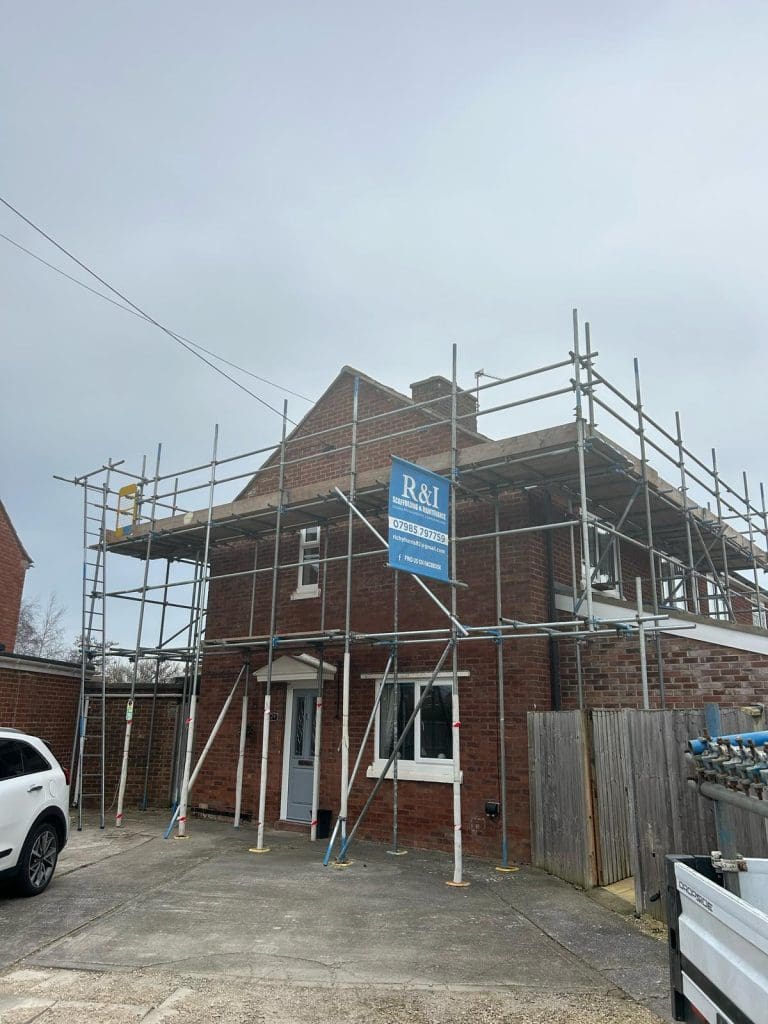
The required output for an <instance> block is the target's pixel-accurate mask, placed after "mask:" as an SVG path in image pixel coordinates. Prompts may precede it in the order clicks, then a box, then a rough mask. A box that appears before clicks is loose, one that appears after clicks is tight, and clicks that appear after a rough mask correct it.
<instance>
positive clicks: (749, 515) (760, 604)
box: [742, 470, 763, 624]
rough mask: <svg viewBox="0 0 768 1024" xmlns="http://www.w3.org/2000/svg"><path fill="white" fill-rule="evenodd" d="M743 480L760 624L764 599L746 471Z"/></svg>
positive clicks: (750, 555) (750, 553) (750, 556)
mask: <svg viewBox="0 0 768 1024" xmlns="http://www.w3.org/2000/svg"><path fill="white" fill-rule="evenodd" d="M742 479H743V480H744V500H745V501H746V503H747V530H748V535H749V558H750V561H751V562H752V575H753V577H754V580H755V603H756V605H757V622H758V624H760V623H762V621H763V599H762V595H761V593H760V580H759V579H758V575H757V561H756V559H755V533H754V528H753V526H752V506H751V505H750V503H749V481H748V480H747V471H746V470H744V472H743V473H742Z"/></svg>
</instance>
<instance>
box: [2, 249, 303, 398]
mask: <svg viewBox="0 0 768 1024" xmlns="http://www.w3.org/2000/svg"><path fill="white" fill-rule="evenodd" d="M0 238H2V239H3V240H4V241H6V242H8V243H9V244H10V245H13V246H14V247H15V248H17V249H20V250H21V251H22V252H24V253H26V254H27V256H31V257H32V259H33V260H37V262H38V263H42V264H43V266H44V267H48V269H49V270H53V271H55V273H57V274H60V275H61V276H62V277H66V279H67V280H68V281H71V282H72V283H73V284H76V285H79V286H80V287H81V288H84V289H85V290H86V291H87V292H90V293H91V295H95V296H96V297H97V298H99V299H103V300H104V301H105V302H109V303H110V304H111V305H113V306H116V307H117V309H122V310H123V312H124V313H130V314H131V316H135V317H138V318H139V319H140V320H145V319H146V317H144V316H142V314H141V313H137V312H136V310H135V309H131V307H130V306H124V305H123V304H122V302H118V301H117V300H116V299H113V298H110V296H109V295H105V294H104V292H100V291H99V290H98V288H91V286H90V285H89V284H86V283H85V281H81V280H80V278H79V277H73V276H72V274H68V273H67V272H66V270H62V269H61V267H57V266H56V264H55V263H49V262H48V260H45V259H43V257H42V256H39V255H38V254H37V253H36V252H32V250H31V249H27V248H26V246H23V245H22V244H21V242H17V241H16V239H15V238H11V237H10V236H9V235H4V234H3V233H2V231H0ZM169 330H170V329H169ZM170 333H171V334H172V335H173V336H174V338H177V339H180V340H181V341H186V342H187V344H188V345H192V346H193V347H194V348H199V349H200V351H201V352H205V353H206V354H207V355H209V356H212V357H213V358H214V359H217V360H218V361H219V362H220V363H226V365H227V366H231V367H232V369H233V370H239V371H240V373H244V374H246V376H248V377H253V379H254V380H259V381H261V382H262V384H269V386H270V387H273V388H277V390H278V391H284V392H285V393H286V394H287V395H293V397H294V398H300V399H301V400H302V402H309V404H310V405H311V404H312V399H311V398H307V396H306V395H302V394H300V393H299V392H298V391H293V390H292V389H291V388H287V387H285V385H283V384H277V383H276V382H275V381H273V380H269V379H268V378H267V377H260V376H259V375H258V373H254V372H253V371H252V370H247V369H246V368H245V367H244V366H238V364H237V363H233V362H231V361H230V360H229V359H225V358H224V356H220V355H219V354H218V353H217V352H212V351H211V349H209V348H206V347H205V345H201V344H200V343H199V342H197V341H192V339H191V338H187V337H186V336H185V335H184V334H179V332H178V331H170Z"/></svg>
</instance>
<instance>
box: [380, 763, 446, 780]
mask: <svg viewBox="0 0 768 1024" xmlns="http://www.w3.org/2000/svg"><path fill="white" fill-rule="evenodd" d="M386 763H387V762H386V761H375V762H374V763H373V764H369V765H368V767H367V769H366V771H365V774H366V777H367V778H369V779H378V777H379V776H380V775H381V771H382V769H383V767H384V765H385V764H386ZM463 777H464V773H463V772H462V773H461V780H462V781H463ZM387 778H388V779H391V778H392V766H391V765H390V768H389V771H388V772H387ZM397 781H398V782H443V783H446V782H447V783H451V782H453V762H452V761H442V762H440V763H438V764H424V763H423V762H421V761H398V762H397Z"/></svg>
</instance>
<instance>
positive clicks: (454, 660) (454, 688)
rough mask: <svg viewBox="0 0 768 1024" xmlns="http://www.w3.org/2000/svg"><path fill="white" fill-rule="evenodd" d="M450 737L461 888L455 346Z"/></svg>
mask: <svg viewBox="0 0 768 1024" xmlns="http://www.w3.org/2000/svg"><path fill="white" fill-rule="evenodd" d="M451 371H452V372H451V528H450V535H449V540H450V557H451V718H452V722H451V734H452V737H453V748H452V756H453V879H452V880H451V881H450V882H448V883H447V884H448V885H451V886H454V887H459V886H461V887H462V888H464V887H466V886H467V885H469V882H465V881H464V877H463V875H464V862H463V844H462V834H461V831H462V823H461V712H460V710H459V645H458V643H457V642H456V641H457V636H458V633H457V629H456V625H457V623H458V621H459V617H458V607H457V587H456V581H457V579H458V578H459V575H458V568H457V564H456V482H457V475H458V474H457V465H458V454H459V451H458V436H457V431H456V416H457V413H458V383H457V380H456V345H455V344H454V345H453V348H452V359H451Z"/></svg>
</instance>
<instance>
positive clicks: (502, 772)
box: [493, 497, 509, 870]
mask: <svg viewBox="0 0 768 1024" xmlns="http://www.w3.org/2000/svg"><path fill="white" fill-rule="evenodd" d="M493 524H494V531H495V533H496V537H495V540H494V570H495V571H494V576H495V582H496V586H495V591H496V593H495V598H496V623H497V625H498V626H501V625H502V617H503V611H502V597H501V538H500V535H499V499H498V497H497V498H496V501H495V502H494V506H493ZM496 685H497V694H498V696H497V699H498V714H499V789H500V793H499V796H500V799H501V865H500V866H501V867H502V868H503V869H505V870H506V869H507V868H508V867H509V837H508V829H507V726H506V715H505V694H504V645H503V643H502V640H501V633H500V634H499V636H498V638H497V641H496Z"/></svg>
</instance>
